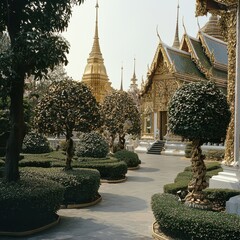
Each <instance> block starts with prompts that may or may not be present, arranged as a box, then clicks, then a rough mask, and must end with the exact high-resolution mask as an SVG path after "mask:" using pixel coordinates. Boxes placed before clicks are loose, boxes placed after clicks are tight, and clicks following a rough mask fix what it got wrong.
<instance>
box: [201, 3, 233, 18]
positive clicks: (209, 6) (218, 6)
mask: <svg viewBox="0 0 240 240" xmlns="http://www.w3.org/2000/svg"><path fill="white" fill-rule="evenodd" d="M237 4H238V0H196V16H204V15H206V14H207V13H208V12H210V13H215V14H218V15H219V12H221V11H228V10H229V9H230V8H236V6H237Z"/></svg>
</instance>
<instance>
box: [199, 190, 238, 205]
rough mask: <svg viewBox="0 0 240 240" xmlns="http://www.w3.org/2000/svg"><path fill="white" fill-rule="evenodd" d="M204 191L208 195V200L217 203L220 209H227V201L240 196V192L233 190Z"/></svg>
mask: <svg viewBox="0 0 240 240" xmlns="http://www.w3.org/2000/svg"><path fill="white" fill-rule="evenodd" d="M203 191H204V192H205V193H206V198H207V199H208V200H209V201H211V202H216V203H217V204H218V205H219V207H226V201H228V200H229V199H230V198H231V197H235V196H237V195H240V191H239V190H233V189H220V188H219V189H215V188H212V189H211V188H206V189H204V190H203Z"/></svg>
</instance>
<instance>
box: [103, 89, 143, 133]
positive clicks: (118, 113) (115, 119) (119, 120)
mask: <svg viewBox="0 0 240 240" xmlns="http://www.w3.org/2000/svg"><path fill="white" fill-rule="evenodd" d="M102 112H103V115H104V126H105V128H106V130H108V131H109V132H110V133H111V134H113V135H115V134H124V133H129V134H133V135H139V134H140V131H141V121H140V113H139V111H138V108H137V107H136V105H135V103H134V101H133V99H132V98H131V97H130V95H129V94H128V93H126V92H124V91H114V92H113V93H112V94H111V95H109V96H106V98H105V99H104V102H103V106H102Z"/></svg>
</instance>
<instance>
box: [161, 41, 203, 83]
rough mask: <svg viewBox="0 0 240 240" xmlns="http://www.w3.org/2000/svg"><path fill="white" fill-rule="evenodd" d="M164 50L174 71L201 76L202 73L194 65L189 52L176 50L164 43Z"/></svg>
mask: <svg viewBox="0 0 240 240" xmlns="http://www.w3.org/2000/svg"><path fill="white" fill-rule="evenodd" d="M164 48H165V51H166V53H167V56H168V57H169V61H170V62H171V63H172V64H173V66H174V69H175V72H178V73H181V74H190V75H195V76H196V77H201V78H202V77H203V74H202V73H201V72H200V71H199V69H198V68H197V67H196V65H195V64H194V62H193V61H192V59H191V55H190V53H187V52H185V51H181V50H177V49H175V48H172V47H169V46H167V45H165V47H164Z"/></svg>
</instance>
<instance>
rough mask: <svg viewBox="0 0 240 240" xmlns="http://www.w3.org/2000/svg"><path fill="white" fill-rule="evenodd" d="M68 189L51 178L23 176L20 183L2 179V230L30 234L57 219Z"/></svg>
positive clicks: (0, 211)
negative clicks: (28, 232)
mask: <svg viewBox="0 0 240 240" xmlns="http://www.w3.org/2000/svg"><path fill="white" fill-rule="evenodd" d="M63 194H64V188H63V187H62V186H61V185H60V184H58V183H56V182H54V181H50V180H49V179H43V178H39V177H38V176H35V175H34V174H30V173H28V174H23V175H21V180H20V181H18V182H16V183H13V182H11V183H5V182H3V180H2V179H0V216H1V218H0V231H12V232H15V231H26V230H31V229H33V228H39V227H42V226H43V225H46V224H49V223H50V222H51V221H53V220H55V213H56V212H57V210H58V209H59V208H60V203H61V202H62V201H63Z"/></svg>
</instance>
